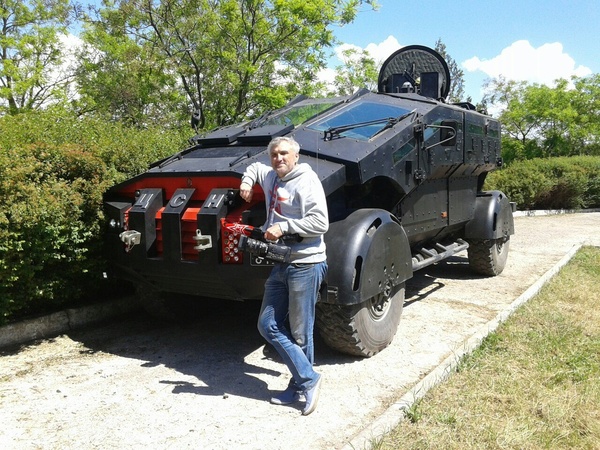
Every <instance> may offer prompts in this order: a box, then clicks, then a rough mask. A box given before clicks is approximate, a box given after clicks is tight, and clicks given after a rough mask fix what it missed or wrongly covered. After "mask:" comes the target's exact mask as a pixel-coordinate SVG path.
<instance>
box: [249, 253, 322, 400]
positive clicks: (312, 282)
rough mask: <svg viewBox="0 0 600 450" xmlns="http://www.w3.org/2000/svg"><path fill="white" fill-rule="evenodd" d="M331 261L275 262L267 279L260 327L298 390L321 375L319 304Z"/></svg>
mask: <svg viewBox="0 0 600 450" xmlns="http://www.w3.org/2000/svg"><path fill="white" fill-rule="evenodd" d="M326 274H327V262H325V261H324V262H321V263H316V264H275V266H274V267H273V270H272V271H271V274H270V275H269V278H268V279H267V281H266V283H265V294H264V297H263V302H262V306H261V309H260V315H259V317H258V331H259V332H260V334H261V335H262V336H263V337H264V338H265V339H266V340H267V342H269V343H270V344H271V345H272V346H273V347H275V350H277V353H279V356H281V358H282V359H283V362H284V363H285V364H286V365H287V367H288V369H289V370H290V372H291V373H292V377H293V382H292V383H291V384H294V385H295V386H296V387H297V389H298V391H300V392H305V391H306V390H308V389H310V388H312V387H313V386H314V385H315V384H316V382H317V381H318V379H319V374H317V372H315V371H314V370H313V363H314V359H315V357H314V343H313V328H314V324H315V305H316V303H317V294H318V292H319V288H320V287H321V283H322V282H323V279H324V278H325V275H326Z"/></svg>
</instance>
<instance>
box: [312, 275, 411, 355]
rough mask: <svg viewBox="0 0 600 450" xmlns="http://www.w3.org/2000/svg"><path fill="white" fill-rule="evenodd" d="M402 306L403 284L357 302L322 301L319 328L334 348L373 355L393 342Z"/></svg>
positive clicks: (319, 311) (319, 306) (319, 309)
mask: <svg viewBox="0 0 600 450" xmlns="http://www.w3.org/2000/svg"><path fill="white" fill-rule="evenodd" d="M403 306H404V283H402V284H399V285H397V286H395V287H390V288H389V289H386V290H384V292H382V293H380V294H378V295H376V296H374V297H372V298H370V299H368V300H366V301H364V302H362V303H360V304H358V305H336V304H330V303H322V302H319V303H317V328H318V330H319V333H320V335H321V337H322V338H323V340H324V341H325V343H326V344H327V345H328V346H330V347H331V348H333V349H335V350H338V351H340V352H342V353H348V354H350V355H356V356H367V357H368V356H373V355H375V354H376V353H378V352H380V351H381V350H383V349H384V348H385V347H387V346H388V345H389V344H390V343H391V342H392V339H393V338H394V335H395V334H396V331H397V330H398V324H399V322H400V316H401V315H402V308H403Z"/></svg>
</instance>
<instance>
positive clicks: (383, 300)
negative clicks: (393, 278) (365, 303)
mask: <svg viewBox="0 0 600 450" xmlns="http://www.w3.org/2000/svg"><path fill="white" fill-rule="evenodd" d="M391 292H392V286H391V285H390V284H389V283H386V285H385V288H384V289H383V292H380V293H379V294H377V295H375V296H374V297H371V298H370V299H369V308H368V309H369V315H370V316H371V318H372V319H373V320H374V321H379V320H383V318H384V317H385V316H386V315H387V313H388V311H389V310H390V306H391V304H392V302H391Z"/></svg>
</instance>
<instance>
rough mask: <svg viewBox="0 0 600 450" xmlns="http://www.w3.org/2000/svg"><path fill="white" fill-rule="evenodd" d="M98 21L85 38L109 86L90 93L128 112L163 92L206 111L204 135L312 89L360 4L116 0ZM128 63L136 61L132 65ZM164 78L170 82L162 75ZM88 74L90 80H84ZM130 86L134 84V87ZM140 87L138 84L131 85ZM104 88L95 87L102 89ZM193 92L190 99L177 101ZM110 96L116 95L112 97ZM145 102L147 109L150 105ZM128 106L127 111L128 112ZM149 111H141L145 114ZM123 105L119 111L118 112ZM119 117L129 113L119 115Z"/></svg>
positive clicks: (335, 0)
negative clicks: (134, 103) (134, 102)
mask: <svg viewBox="0 0 600 450" xmlns="http://www.w3.org/2000/svg"><path fill="white" fill-rule="evenodd" d="M109 1H111V0H106V1H105V3H104V7H103V8H101V9H100V11H99V13H100V14H99V15H98V16H97V17H96V18H95V20H94V21H90V22H89V25H88V27H89V34H86V40H88V42H90V44H92V45H94V46H95V47H96V48H99V49H100V50H101V53H98V54H97V55H95V57H94V58H88V63H89V65H88V66H86V67H87V69H86V70H85V73H87V74H90V73H93V72H94V71H95V67H106V68H109V67H110V69H111V71H110V73H107V72H106V71H104V73H103V75H102V76H103V77H104V78H103V79H102V80H101V81H102V82H101V83H98V84H96V86H97V88H93V87H92V86H90V85H89V84H88V85H87V86H86V87H85V91H86V95H88V96H89V98H90V99H92V100H93V101H88V104H90V105H92V106H93V105H94V104H95V105H100V104H101V102H102V98H103V96H104V94H108V92H107V91H109V90H110V89H112V87H119V88H120V89H125V88H126V87H128V85H127V83H130V85H129V87H128V88H127V89H126V90H125V91H123V90H122V91H121V93H119V90H116V91H114V93H113V100H112V102H111V103H110V104H108V105H107V104H104V105H102V107H103V108H104V109H108V110H112V111H113V113H114V111H115V106H116V105H119V104H120V105H122V107H124V106H125V105H126V104H127V101H126V99H125V98H121V100H120V101H118V100H119V97H120V96H121V97H128V96H129V95H132V96H133V97H136V95H137V98H139V99H140V103H141V105H143V104H144V102H146V101H147V102H150V103H152V102H156V98H155V97H152V96H149V97H147V98H146V99H144V98H143V97H140V96H139V94H138V93H139V91H140V90H142V91H148V92H149V93H151V94H152V95H156V93H157V92H158V91H160V89H162V90H163V94H164V95H165V96H166V97H168V98H170V99H171V100H173V101H174V102H175V103H177V102H179V104H180V109H183V108H188V109H193V110H194V111H196V112H197V115H198V118H199V121H200V122H199V127H200V128H203V129H207V128H212V127H215V126H222V125H226V124H230V123H233V122H239V121H241V120H244V119H246V118H248V117H252V116H255V115H256V114H257V113H258V112H259V111H260V110H262V109H264V108H274V107H278V106H281V105H282V104H284V103H285V102H286V101H287V100H288V99H290V98H291V97H293V96H294V95H296V94H298V93H308V94H310V93H311V90H312V86H313V85H314V80H315V73H316V72H317V71H318V69H320V68H321V67H323V66H324V60H325V54H324V49H325V48H326V47H328V46H330V45H332V44H333V43H334V36H333V33H332V31H331V30H330V29H329V27H330V25H332V24H336V23H347V22H350V21H351V20H353V19H354V17H355V14H356V13H357V10H358V8H359V7H360V6H361V5H362V4H369V5H372V4H373V2H363V1H359V0H272V1H267V0H160V1H152V0H115V3H109ZM128 63H129V64H128ZM160 74H162V76H164V77H165V78H163V79H160V78H159V76H160ZM83 78H84V77H82V79H83ZM126 82H127V83H126ZM131 84H133V86H131ZM94 89H96V90H94ZM179 93H182V94H184V95H185V98H186V103H185V104H183V101H182V100H181V98H180V97H178V95H179ZM106 97H107V98H110V95H108V96H106ZM141 105H140V106H141ZM122 107H121V109H122ZM138 109H140V108H138ZM118 110H119V109H118V108H117V111H118ZM116 115H117V116H120V115H121V114H116Z"/></svg>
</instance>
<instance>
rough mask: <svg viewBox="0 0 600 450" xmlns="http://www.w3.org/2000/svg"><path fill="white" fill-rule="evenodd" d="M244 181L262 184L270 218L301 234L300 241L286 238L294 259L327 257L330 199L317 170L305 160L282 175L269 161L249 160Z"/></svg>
mask: <svg viewBox="0 0 600 450" xmlns="http://www.w3.org/2000/svg"><path fill="white" fill-rule="evenodd" d="M242 182H245V183H248V184H249V185H250V186H254V184H255V183H258V184H260V186H261V187H262V189H263V191H264V193H265V205H266V212H267V222H265V224H264V225H263V227H262V228H263V231H264V230H266V229H267V228H268V227H269V226H271V225H274V224H279V226H280V227H281V231H282V232H283V234H284V235H286V234H298V235H300V237H301V238H302V239H301V240H300V242H296V241H292V240H287V241H286V244H287V245H289V246H291V247H292V255H291V262H292V263H317V262H321V261H325V259H326V256H325V242H324V241H323V234H324V233H325V232H326V231H327V230H328V228H329V216H328V213H327V201H326V198H325V192H324V191H323V186H322V185H321V182H320V181H319V178H318V177H317V174H316V173H315V172H314V171H313V170H312V168H311V167H310V166H309V165H308V164H306V163H300V164H297V165H296V167H294V168H293V169H292V171H291V172H289V173H288V174H287V175H285V176H284V177H283V178H279V177H278V176H277V173H276V172H275V171H274V170H273V169H272V168H271V167H270V166H267V165H266V164H263V163H261V162H255V163H252V164H250V165H249V166H248V167H247V168H246V171H245V172H244V175H243V176H242ZM274 188H275V193H274Z"/></svg>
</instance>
